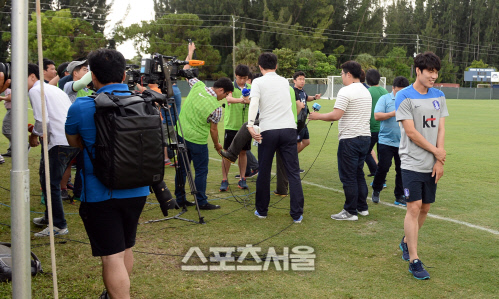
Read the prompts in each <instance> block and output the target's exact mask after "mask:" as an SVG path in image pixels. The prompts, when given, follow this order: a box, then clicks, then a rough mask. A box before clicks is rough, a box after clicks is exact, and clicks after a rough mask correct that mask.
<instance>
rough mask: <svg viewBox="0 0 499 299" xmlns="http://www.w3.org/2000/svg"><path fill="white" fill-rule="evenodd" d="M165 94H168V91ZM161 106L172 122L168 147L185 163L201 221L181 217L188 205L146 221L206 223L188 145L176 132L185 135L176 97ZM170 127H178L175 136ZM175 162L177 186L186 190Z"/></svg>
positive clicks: (178, 166)
mask: <svg viewBox="0 0 499 299" xmlns="http://www.w3.org/2000/svg"><path fill="white" fill-rule="evenodd" d="M164 94H166V92H165V93H164ZM161 106H162V108H164V109H165V114H166V115H168V116H169V118H170V122H171V124H168V122H167V130H166V131H167V132H166V136H167V138H168V147H169V148H170V149H171V150H173V151H174V155H176V156H177V160H180V161H182V163H180V164H181V165H183V167H184V171H185V173H186V177H187V181H188V182H189V188H190V192H191V194H192V195H193V196H194V202H195V203H196V210H197V212H198V217H199V221H195V220H192V219H187V218H182V217H180V216H181V215H182V214H184V213H185V212H187V207H186V206H185V205H184V206H183V207H182V210H181V211H180V212H179V213H178V214H177V215H175V216H171V217H166V218H162V219H157V220H149V221H146V222H145V223H154V222H160V221H168V220H172V219H177V220H182V221H188V222H194V223H197V224H206V222H205V221H204V217H202V216H201V212H200V210H199V204H198V201H197V198H196V194H197V193H198V191H197V189H196V185H195V184H194V179H193V178H192V172H191V165H190V161H189V157H188V155H187V147H186V144H185V141H184V139H183V138H182V141H180V140H179V138H178V134H177V133H176V132H178V131H180V133H181V134H182V136H184V133H183V131H182V125H181V124H180V120H179V115H178V112H177V106H176V104H175V99H174V98H173V97H169V98H167V100H166V103H163V104H162V105H161ZM172 110H173V111H172ZM174 120H175V121H176V122H175V124H174V123H173V121H174ZM170 127H175V128H176V130H174V132H175V133H174V136H171V135H170V130H169V128H170ZM175 162H177V161H175ZM175 164H176V165H175V176H176V177H177V180H176V186H175V187H176V188H181V189H183V190H185V181H184V178H183V175H182V169H181V168H180V165H179V164H178V163H175ZM184 192H185V191H184ZM175 205H176V208H180V207H179V206H178V204H175Z"/></svg>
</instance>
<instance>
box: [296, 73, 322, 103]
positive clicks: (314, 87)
mask: <svg viewBox="0 0 499 299" xmlns="http://www.w3.org/2000/svg"><path fill="white" fill-rule="evenodd" d="M288 81H289V84H290V85H291V86H294V82H293V78H288ZM327 88H328V78H305V86H304V87H303V90H305V92H306V93H307V94H308V95H309V96H314V95H316V94H320V95H321V99H327V97H326V95H325V94H326V92H327Z"/></svg>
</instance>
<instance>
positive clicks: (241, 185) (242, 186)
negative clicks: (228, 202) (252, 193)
mask: <svg viewBox="0 0 499 299" xmlns="http://www.w3.org/2000/svg"><path fill="white" fill-rule="evenodd" d="M237 186H238V187H239V189H248V184H246V179H240V180H239V182H238V183H237Z"/></svg>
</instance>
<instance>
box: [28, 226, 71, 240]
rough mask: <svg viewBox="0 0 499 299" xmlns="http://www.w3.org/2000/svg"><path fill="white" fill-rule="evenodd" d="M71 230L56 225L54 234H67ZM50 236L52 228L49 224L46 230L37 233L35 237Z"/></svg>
mask: <svg viewBox="0 0 499 299" xmlns="http://www.w3.org/2000/svg"><path fill="white" fill-rule="evenodd" d="M68 233H69V230H68V229H67V228H58V227H56V226H54V236H62V235H67V234H68ZM48 236H50V228H49V227H48V226H47V227H46V228H45V229H44V230H42V231H41V232H39V233H36V234H35V237H48Z"/></svg>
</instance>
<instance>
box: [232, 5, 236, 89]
mask: <svg viewBox="0 0 499 299" xmlns="http://www.w3.org/2000/svg"><path fill="white" fill-rule="evenodd" d="M232 73H233V78H234V80H236V17H234V15H232Z"/></svg>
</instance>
